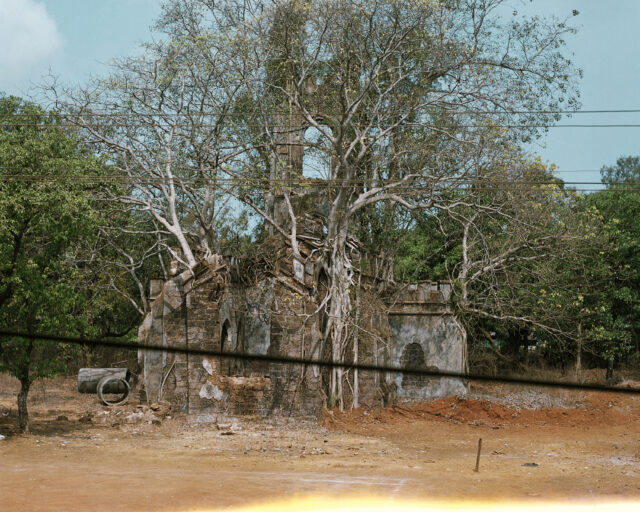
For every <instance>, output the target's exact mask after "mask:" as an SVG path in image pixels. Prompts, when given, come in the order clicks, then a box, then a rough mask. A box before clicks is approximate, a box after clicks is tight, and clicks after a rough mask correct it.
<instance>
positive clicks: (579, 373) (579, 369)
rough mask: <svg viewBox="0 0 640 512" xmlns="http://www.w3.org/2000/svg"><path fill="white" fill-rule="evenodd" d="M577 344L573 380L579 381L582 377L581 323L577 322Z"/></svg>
mask: <svg viewBox="0 0 640 512" xmlns="http://www.w3.org/2000/svg"><path fill="white" fill-rule="evenodd" d="M577 344H578V346H577V347H576V371H575V380H576V382H580V379H581V377H582V324H578V340H577Z"/></svg>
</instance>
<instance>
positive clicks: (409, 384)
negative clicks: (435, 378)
mask: <svg viewBox="0 0 640 512" xmlns="http://www.w3.org/2000/svg"><path fill="white" fill-rule="evenodd" d="M400 366H402V368H407V369H412V370H422V369H425V368H426V364H425V358H424V351H423V350H422V347H421V346H420V345H419V344H418V343H409V344H408V345H407V346H406V347H405V348H404V350H403V351H402V357H401V358H400ZM427 381H428V377H426V376H425V375H412V374H408V373H405V374H403V375H402V387H403V388H404V389H408V388H421V387H424V386H426V385H427Z"/></svg>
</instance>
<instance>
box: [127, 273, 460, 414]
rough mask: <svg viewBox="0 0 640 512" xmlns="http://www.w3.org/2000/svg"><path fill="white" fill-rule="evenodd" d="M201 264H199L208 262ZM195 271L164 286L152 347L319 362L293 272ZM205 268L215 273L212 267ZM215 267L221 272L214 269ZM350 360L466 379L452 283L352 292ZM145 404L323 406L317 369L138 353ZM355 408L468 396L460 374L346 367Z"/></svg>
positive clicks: (295, 410)
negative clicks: (237, 276) (251, 276)
mask: <svg viewBox="0 0 640 512" xmlns="http://www.w3.org/2000/svg"><path fill="white" fill-rule="evenodd" d="M205 263H206V262H205ZM205 263H202V264H198V265H197V266H196V267H195V268H194V269H193V270H192V271H189V272H184V273H182V274H180V275H178V276H176V277H174V278H173V279H171V280H169V281H167V282H166V283H164V284H163V285H162V286H161V287H158V286H156V288H159V290H160V291H159V292H158V291H157V290H156V292H157V297H156V299H155V300H154V301H153V305H152V310H151V313H150V315H149V317H148V318H146V319H145V322H144V324H143V326H141V329H140V337H141V339H142V340H143V341H145V342H147V343H150V344H154V345H157V346H172V347H184V348H186V349H205V350H207V349H209V350H216V351H220V350H222V351H223V352H229V353H230V354H236V353H237V354H258V355H272V356H286V357H296V358H302V359H306V358H311V359H320V358H321V357H322V355H323V354H322V350H323V349H326V347H323V342H322V334H321V318H320V314H319V313H318V311H317V308H318V303H317V301H316V300H315V298H314V295H313V293H312V288H310V286H308V283H307V282H306V277H307V276H306V274H307V273H309V274H310V275H311V270H313V269H310V271H309V272H307V269H306V268H305V269H304V270H305V276H304V277H305V279H304V280H303V279H299V278H296V276H295V275H294V273H293V272H291V273H290V274H286V273H282V272H281V273H279V274H278V275H275V276H271V277H266V276H263V277H262V278H260V279H259V280H257V281H253V282H252V283H250V284H249V285H248V284H247V283H246V282H241V281H239V280H236V281H234V282H230V279H229V274H228V273H225V272H223V271H222V270H220V269H222V267H223V265H221V264H220V262H219V261H218V266H217V267H216V266H213V267H212V265H211V264H210V263H211V262H209V264H205ZM212 268H213V269H214V270H212ZM216 269H218V270H216ZM358 294H359V295H358V299H357V301H358V308H357V311H358V312H357V314H356V316H355V317H354V319H353V322H352V327H351V333H350V341H349V344H348V345H347V349H346V361H347V362H349V361H351V362H354V361H355V360H356V354H355V342H356V340H357V348H358V350H357V361H358V362H359V363H362V364H369V365H397V366H407V367H416V368H431V369H439V370H449V371H455V372H462V371H464V368H465V364H466V362H465V343H466V341H465V339H464V331H462V329H461V327H460V326H459V324H458V323H457V322H456V320H455V317H454V316H453V314H452V312H451V310H450V300H449V299H450V287H448V286H447V285H446V284H444V285H442V284H440V285H438V284H435V283H418V284H413V285H409V286H406V287H401V288H399V289H397V290H395V289H394V290H391V294H390V295H389V296H386V298H384V300H383V298H382V297H381V295H380V290H378V289H371V288H370V287H368V286H366V287H363V288H362V289H361V290H360V291H359V292H358ZM141 355H142V359H143V364H144V377H143V380H144V388H145V391H146V394H147V399H148V400H149V402H155V401H158V400H161V399H166V400H169V401H171V402H172V403H173V405H174V407H176V408H177V409H178V410H181V411H183V412H186V413H198V414H212V415H214V414H217V415H219V414H256V415H269V414H287V415H288V414H296V415H318V414H319V413H320V412H321V411H322V409H323V407H324V403H325V398H326V395H325V392H324V390H323V385H322V382H323V376H322V372H321V370H320V369H319V368H318V367H317V366H315V365H302V364H295V365H292V364H285V363H274V362H265V361H248V360H243V359H240V358H224V357H222V358H221V357H202V356H197V355H194V354H182V353H180V354H174V353H169V352H157V351H141ZM356 373H357V374H358V375H357V380H358V388H359V393H358V398H359V400H358V401H359V404H360V405H361V406H369V407H376V406H380V405H390V404H391V403H394V402H395V401H396V399H397V400H399V401H411V400H418V399H426V398H434V397H439V396H446V395H452V394H461V393H464V392H465V387H464V385H463V383H462V381H461V380H460V379H446V378H425V377H418V376H410V375H401V374H399V375H393V374H390V373H385V372H377V371H368V372H362V371H360V372H356V371H354V370H349V371H347V372H345V377H344V379H345V382H344V386H343V389H344V390H345V393H344V401H345V403H344V405H345V407H350V406H351V405H352V403H353V398H354V397H353V395H352V390H354V389H355V375H356Z"/></svg>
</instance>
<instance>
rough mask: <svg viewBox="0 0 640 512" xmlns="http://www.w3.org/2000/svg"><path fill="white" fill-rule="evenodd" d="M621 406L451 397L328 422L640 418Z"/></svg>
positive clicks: (335, 416) (573, 422)
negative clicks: (514, 404) (523, 404)
mask: <svg viewBox="0 0 640 512" xmlns="http://www.w3.org/2000/svg"><path fill="white" fill-rule="evenodd" d="M620 404H622V401H621V399H620V398H619V397H618V396H617V395H614V394H612V393H602V394H599V395H595V394H594V395H593V396H592V397H591V398H590V399H589V408H588V409H586V408H584V409H559V408H550V409H540V410H527V409H521V410H517V409H510V408H508V407H505V406H504V405H501V404H498V403H494V402H490V401H488V400H468V399H464V398H460V397H449V398H444V399H441V400H436V401H433V402H428V403H424V404H419V405H413V406H406V405H396V406H393V407H389V408H387V409H383V410H381V411H372V410H367V409H360V410H357V411H350V412H340V411H337V410H332V411H326V412H325V415H324V422H325V425H326V426H327V427H328V428H331V429H342V430H346V431H348V432H362V431H365V430H367V429H368V427H369V426H370V425H371V424H386V425H389V424H396V423H402V422H405V423H406V422H415V421H418V420H431V421H440V422H448V423H453V424H456V423H461V424H467V425H476V426H488V427H491V428H506V427H511V426H531V425H547V424H548V425H553V426H556V427H589V426H592V425H596V424H597V425H599V426H612V425H628V424H630V423H632V422H637V420H638V419H640V410H638V409H632V408H631V407H630V406H629V405H626V406H623V407H624V408H623V407H621V406H620Z"/></svg>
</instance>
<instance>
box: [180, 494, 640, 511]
mask: <svg viewBox="0 0 640 512" xmlns="http://www.w3.org/2000/svg"><path fill="white" fill-rule="evenodd" d="M214 510H216V509H202V508H200V509H193V510H190V511H189V512H213V511H214ZM218 510H219V509H218ZM224 510H226V511H230V512H320V511H330V512H383V511H384V512H387V511H389V512H390V511H393V512H418V511H421V512H424V511H428V512H449V511H452V510H456V511H463V512H464V511H474V512H483V511H487V512H489V511H491V512H542V511H544V512H596V511H598V512H600V511H606V512H638V511H639V510H640V500H639V501H634V502H607V501H593V502H589V503H587V502H584V503H572V504H567V503H558V502H541V501H536V502H530V503H527V502H494V503H492V502H473V501H457V502H456V501H425V500H415V501H410V500H401V499H397V500H393V499H385V498H375V497H366V498H364V497H363V498H354V497H351V498H338V497H330V498H329V497H321V496H315V497H303V498H292V499H289V500H281V501H273V502H268V503H262V504H256V505H250V506H243V507H239V508H225V509H224Z"/></svg>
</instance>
